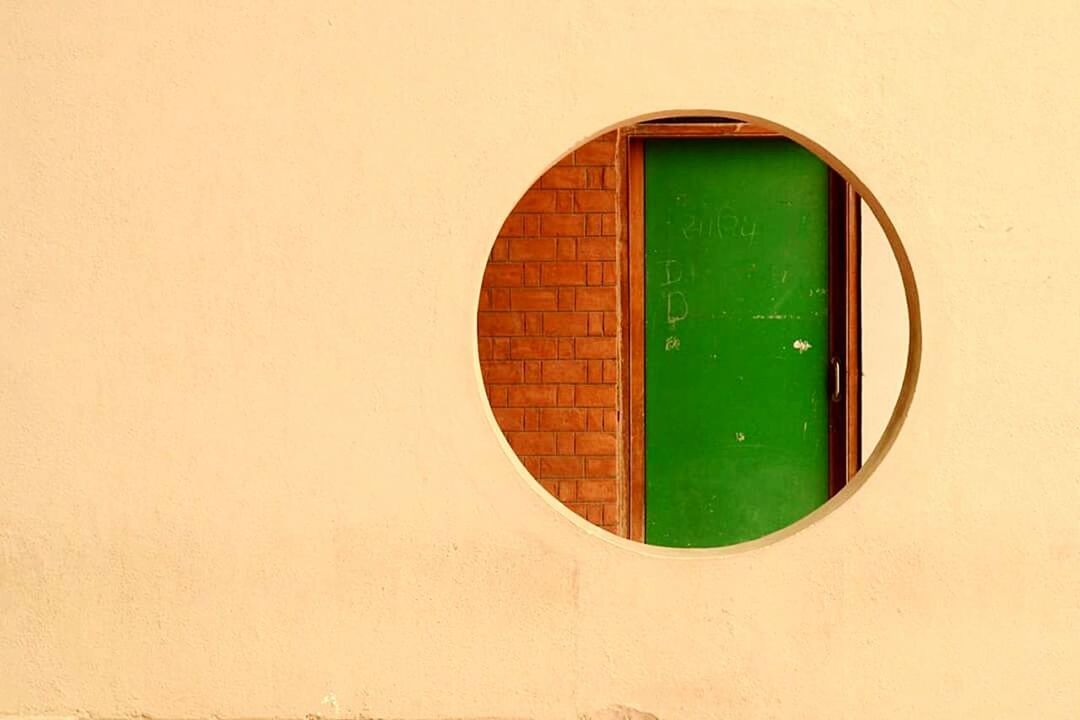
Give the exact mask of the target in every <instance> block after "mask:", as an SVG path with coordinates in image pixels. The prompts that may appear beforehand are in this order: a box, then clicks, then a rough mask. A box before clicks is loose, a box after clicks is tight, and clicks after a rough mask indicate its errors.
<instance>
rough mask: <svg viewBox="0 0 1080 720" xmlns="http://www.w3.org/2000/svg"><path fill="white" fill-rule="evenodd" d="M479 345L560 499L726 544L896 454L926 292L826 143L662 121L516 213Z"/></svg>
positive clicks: (625, 132)
mask: <svg viewBox="0 0 1080 720" xmlns="http://www.w3.org/2000/svg"><path fill="white" fill-rule="evenodd" d="M868 209H872V210H873V212H870V211H868ZM879 217H880V218H882V220H883V221H884V222H879V220H878V218H879ZM909 310H910V312H911V315H910V317H909V315H908V313H909ZM477 341H478V345H479V356H480V364H481V371H482V375H483V379H484V385H485V389H486V391H487V397H488V400H489V402H490V404H491V408H492V411H493V413H494V416H495V419H496V421H497V423H498V425H499V427H500V428H501V429H502V431H503V433H504V434H505V436H506V439H507V441H508V442H509V445H510V447H511V448H512V449H513V451H514V452H515V453H516V454H517V456H518V458H519V459H520V460H521V462H522V464H523V465H524V467H525V468H526V469H527V470H528V471H529V472H530V473H531V474H532V476H533V477H534V478H535V479H536V481H537V482H538V483H539V484H540V485H541V486H543V488H544V489H545V490H547V492H548V493H550V494H551V495H552V496H554V497H555V498H556V499H558V500H559V501H561V502H562V503H563V504H564V505H565V506H566V507H567V508H569V509H570V510H572V511H573V512H575V513H577V514H578V515H580V516H581V517H583V518H584V519H586V520H588V521H589V522H591V523H593V524H595V525H597V526H600V527H602V528H604V529H605V530H608V531H610V532H612V533H614V534H616V535H619V536H622V537H626V538H629V539H632V540H637V541H641V542H644V543H647V544H652V545H661V546H669V547H718V546H726V545H732V544H736V543H740V542H745V541H749V540H753V539H756V538H759V537H762V536H764V535H768V534H770V533H773V532H776V531H778V530H781V529H783V528H785V527H788V526H789V525H791V524H792V523H795V522H797V521H798V520H800V519H802V518H803V517H805V516H807V515H808V514H810V513H811V512H813V511H815V510H816V509H818V508H819V507H821V506H822V505H824V504H825V503H827V502H828V501H829V499H830V498H832V497H835V496H836V495H837V494H838V493H840V492H841V491H842V490H843V488H845V486H848V485H849V484H851V483H852V481H853V480H854V479H855V478H856V474H857V473H859V474H860V475H859V477H860V478H861V477H862V476H864V475H865V470H863V468H864V467H865V468H866V469H869V467H870V466H872V465H876V464H877V462H879V461H880V457H881V455H882V453H884V451H885V450H886V449H887V446H888V445H889V444H891V440H892V438H893V437H894V436H895V433H896V431H897V429H898V426H899V423H900V422H901V421H902V418H903V415H904V413H905V411H906V406H907V403H908V402H909V401H910V397H911V392H912V390H913V384H914V379H915V373H916V366H917V361H918V352H917V345H918V327H917V303H916V296H915V291H914V284H913V282H912V278H911V274H910V267H909V266H908V264H907V260H906V256H905V254H904V251H903V248H902V247H901V246H900V244H899V240H898V239H897V238H896V236H895V232H894V231H893V230H892V226H891V224H890V223H889V222H888V220H887V219H886V218H885V216H884V213H883V212H882V211H881V209H880V207H879V206H878V205H877V202H876V200H874V199H873V196H872V195H871V194H870V193H869V190H868V189H867V188H866V187H865V186H864V185H863V184H862V183H861V182H860V181H858V179H856V178H855V177H854V176H853V175H851V173H850V172H849V171H847V170H846V168H844V167H843V166H842V165H841V164H840V163H839V162H837V161H836V160H835V159H834V158H832V156H831V155H829V154H828V153H827V152H825V151H824V150H823V149H821V148H820V147H819V146H816V145H815V144H813V143H812V142H810V141H809V140H807V139H806V138H802V137H801V136H798V135H796V134H794V133H791V132H789V131H786V130H784V129H783V128H780V127H779V126H777V125H775V124H773V123H769V122H766V121H762V120H760V119H754V118H750V117H749V116H744V117H739V118H735V117H720V116H708V117H700V116H697V117H654V118H650V119H647V120H642V121H637V122H632V123H627V124H624V125H622V126H620V127H618V128H616V129H615V130H611V131H609V132H606V133H604V134H602V135H599V136H597V137H595V138H594V139H592V140H590V141H589V142H587V143H585V144H583V145H581V146H579V147H578V148H576V149H575V150H573V151H572V152H570V153H568V154H567V155H565V156H564V157H562V158H560V159H559V160H558V161H557V162H556V163H555V164H554V165H552V166H551V168H550V169H548V170H547V171H546V172H544V173H543V174H542V175H541V176H540V177H539V178H538V179H537V180H536V182H535V183H533V185H532V186H531V187H530V188H529V189H528V190H527V191H526V192H525V194H524V195H523V196H522V197H521V199H520V200H519V201H518V202H517V204H516V206H515V207H514V208H513V209H512V210H511V211H510V213H509V215H508V217H507V218H506V221H505V223H504V224H503V226H502V229H501V230H500V232H499V234H498V237H497V238H496V239H495V240H494V243H493V246H492V250H491V254H490V256H489V258H488V262H487V265H486V268H485V272H484V277H483V282H482V287H481V291H480V300H479V307H478V311H477ZM909 342H910V345H911V347H910V348H909ZM912 349H916V350H915V351H911V352H909V350H912ZM875 446H876V447H877V449H875ZM871 450H873V452H872V453H871V452H870V451H871ZM860 470H863V472H861V473H860Z"/></svg>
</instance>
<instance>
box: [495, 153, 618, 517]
mask: <svg viewBox="0 0 1080 720" xmlns="http://www.w3.org/2000/svg"><path fill="white" fill-rule="evenodd" d="M614 141H615V138H614V133H609V134H608V135H605V136H602V137H600V138H597V139H596V140H594V141H592V142H590V143H588V144H587V145H584V146H583V147H581V148H580V149H578V150H576V151H575V152H573V153H571V154H570V155H568V156H566V157H565V158H563V159H562V160H561V161H560V162H559V163H558V164H557V165H555V166H554V167H553V168H551V169H550V170H548V171H547V172H546V173H544V175H543V176H542V177H541V178H540V179H539V180H538V181H537V182H536V183H535V184H534V185H533V186H532V188H530V189H529V191H528V192H526V193H525V196H524V197H522V198H521V200H520V201H519V202H518V204H517V206H516V207H515V208H514V210H513V212H512V213H510V216H509V217H508V218H507V220H506V223H505V224H504V225H503V228H502V230H501V231H500V232H499V236H498V238H497V239H496V240H495V245H494V247H493V248H492V250H491V256H490V258H489V259H488V265H487V268H486V271H485V273H484V281H483V289H482V290H481V291H480V307H479V312H478V318H477V333H478V342H479V346H480V366H481V369H482V371H483V375H484V383H485V386H486V388H487V393H488V399H489V400H490V401H491V406H492V409H493V410H494V412H495V418H496V419H497V420H498V422H499V426H500V427H501V428H502V430H503V432H504V433H505V434H506V438H507V440H509V442H510V445H511V447H513V448H514V450H515V452H517V454H518V456H519V457H520V458H521V461H522V463H523V464H524V465H525V467H526V468H528V469H529V471H530V472H531V473H532V474H533V477H535V478H536V479H537V480H539V481H540V483H541V484H542V485H543V486H544V487H545V488H546V489H547V490H548V492H550V493H551V494H552V495H554V496H555V497H557V498H559V499H560V500H561V501H563V503H565V504H566V505H567V507H569V508H570V509H572V510H574V511H575V512H576V513H578V514H579V515H581V516H582V517H584V518H586V519H588V520H590V521H592V522H593V523H595V524H597V525H601V526H603V527H605V528H607V529H609V530H611V531H612V532H615V531H616V529H617V523H618V518H617V512H616V504H615V493H616V480H615V477H616V466H617V462H616V460H617V450H616V436H615V429H616V395H617V378H618V365H617V359H616V351H617V332H618V328H617V324H618V320H617V315H616V295H615V285H616V274H615V273H616V270H615V253H616V239H615V181H616V172H615V162H614V151H615V142H614Z"/></svg>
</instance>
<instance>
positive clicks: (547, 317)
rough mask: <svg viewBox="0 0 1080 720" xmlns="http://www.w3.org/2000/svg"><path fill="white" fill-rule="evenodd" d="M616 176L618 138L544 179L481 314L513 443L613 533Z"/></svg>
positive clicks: (483, 347) (562, 493)
mask: <svg viewBox="0 0 1080 720" xmlns="http://www.w3.org/2000/svg"><path fill="white" fill-rule="evenodd" d="M616 175H617V173H616V169H615V133H614V132H609V133H607V134H605V135H602V136H600V137H598V138H596V139H594V140H592V141H590V142H588V143H586V144H585V145H583V146H581V147H580V148H577V149H576V150H575V151H574V152H572V153H570V154H568V155H566V156H565V157H563V158H560V159H559V162H557V163H556V164H555V166H554V167H552V168H550V169H548V170H547V172H545V173H544V174H543V175H541V176H540V178H539V179H538V180H537V181H536V182H535V183H533V186H532V187H530V188H529V189H528V190H527V191H526V192H525V194H524V195H523V196H522V197H521V199H520V200H518V202H517V204H516V205H514V208H513V210H512V211H511V213H510V215H509V217H508V218H507V219H506V222H504V223H503V226H502V229H500V231H499V237H498V238H497V239H496V240H495V243H494V247H492V250H491V256H490V257H489V258H488V264H487V267H485V268H484V280H483V284H482V286H481V289H480V304H479V310H478V311H477V335H478V338H477V342H478V346H479V355H480V371H481V373H482V374H483V376H484V387H485V389H486V390H487V395H488V400H489V401H490V402H491V407H492V409H493V412H494V415H495V420H496V422H498V423H499V427H500V428H501V429H502V431H503V432H504V433H505V434H506V439H507V440H508V441H509V442H510V447H512V448H513V449H514V452H516V453H517V454H518V457H519V458H520V460H521V462H522V463H523V464H524V465H525V468H526V469H527V470H528V471H529V472H530V473H531V474H532V476H533V477H534V478H536V479H537V480H539V482H540V484H541V486H543V487H544V488H545V489H546V490H547V491H548V492H550V493H551V494H552V495H553V496H555V497H557V498H559V499H560V500H562V501H563V502H565V503H566V506H567V507H568V508H570V509H571V510H573V511H574V512H576V513H577V514H578V515H580V516H581V517H583V518H586V519H588V520H589V521H590V522H593V523H595V524H597V525H600V526H602V527H603V528H604V529H606V530H610V531H612V532H616V531H617V530H618V528H617V524H618V515H617V508H616V503H615V495H616V480H615V476H616V466H617V464H618V462H617V460H618V456H617V453H616V445H615V442H616V439H615V431H616V409H617V402H616V400H617V397H616V393H617V389H618V372H619V366H618V359H617V356H618V347H617V345H616V343H617V342H618V338H617V334H618V329H619V328H618V319H617V316H616V312H615V311H616V281H617V275H616V265H615V252H616V247H615V242H616V240H615V183H616ZM886 247H887V245H886Z"/></svg>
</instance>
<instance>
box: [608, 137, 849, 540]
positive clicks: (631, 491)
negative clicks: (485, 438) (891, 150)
mask: <svg viewBox="0 0 1080 720" xmlns="http://www.w3.org/2000/svg"><path fill="white" fill-rule="evenodd" d="M657 137H662V138H682V139H688V138H729V139H738V138H782V137H787V136H785V135H783V134H782V133H778V132H776V131H774V130H771V129H769V128H766V127H762V126H760V125H754V124H752V123H747V122H692V123H691V122H678V121H674V122H671V121H664V122H653V123H643V124H639V125H633V126H629V127H625V128H620V129H619V131H618V136H617V141H616V155H615V162H616V168H617V171H618V176H619V182H618V186H617V188H616V191H617V195H618V198H617V208H618V216H617V226H616V227H617V234H618V243H619V252H618V258H617V262H618V266H617V267H618V275H619V280H618V291H619V313H620V317H619V320H620V322H619V327H620V332H619V344H620V347H619V360H620V362H619V368H620V369H619V372H620V377H619V380H620V383H621V385H622V387H621V392H620V397H619V404H620V407H619V418H620V422H619V447H620V453H619V454H620V458H619V465H620V467H619V473H618V476H619V483H618V494H617V498H616V500H617V505H618V510H619V532H620V534H622V535H623V536H624V537H628V538H630V539H631V540H637V541H638V542H644V540H645V322H644V303H645V293H644V289H645V283H644V279H645V253H644V245H645V224H644V217H645V194H644V179H645V177H644V167H645V166H644V141H645V140H646V139H648V138H657ZM788 139H791V138H788ZM793 142H794V141H793ZM823 162H824V160H823ZM826 164H827V163H826ZM859 206H860V201H859V197H858V194H857V193H856V192H855V190H854V188H853V187H851V186H850V184H849V183H848V182H847V181H846V180H844V178H843V177H842V176H841V175H840V174H839V173H837V172H835V171H834V170H832V168H830V169H829V357H830V372H832V370H833V365H832V363H836V367H837V368H838V370H839V377H837V378H836V379H835V381H834V382H835V383H836V384H835V386H834V387H832V388H831V389H830V399H831V400H833V402H830V406H829V423H828V425H829V496H830V497H832V496H833V495H835V494H836V493H837V492H839V491H840V489H841V488H843V486H844V485H845V484H846V483H847V481H848V479H849V478H851V477H852V476H853V475H854V474H855V472H856V471H858V469H859V466H860V464H861V432H860V424H861V423H860V419H861V411H862V408H861V405H862V382H861V365H862V357H861V355H862V353H861V332H860V327H861V318H860V314H859V310H860V302H861V291H860V285H861V282H860V274H859V261H860V253H861V237H860V236H861V230H860V211H859Z"/></svg>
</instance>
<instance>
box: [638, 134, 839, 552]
mask: <svg viewBox="0 0 1080 720" xmlns="http://www.w3.org/2000/svg"><path fill="white" fill-rule="evenodd" d="M644 158H645V159H644V162H645V170H644V172H645V184H644V192H645V289H644V292H645V542H647V543H650V544H653V545H667V546H674V547H713V546H719V545H729V544H732V543H737V542H742V541H745V540H750V539H753V538H756V537H760V536H762V535H765V534H767V533H769V532H772V531H774V530H778V529H780V528H783V527H785V526H786V525H789V524H791V523H792V522H794V521H795V520H798V519H799V518H801V517H803V516H804V515H806V514H807V513H808V512H810V511H811V510H813V509H814V508H816V507H818V506H819V505H821V504H822V503H824V502H825V500H827V499H828V485H829V483H828V442H827V440H828V438H827V428H828V397H827V385H828V379H827V378H828V375H827V370H828V295H827V291H828V169H827V167H826V166H825V164H824V163H822V161H821V160H819V159H818V158H817V157H815V156H814V155H813V154H812V153H810V152H809V151H807V150H805V149H804V148H802V147H800V146H799V145H798V144H796V143H794V142H791V141H790V140H785V139H780V138H777V139H773V138H768V139H765V138H763V139H695V140H686V139H671V140H662V139H657V140H649V141H646V144H645V155H644Z"/></svg>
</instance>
